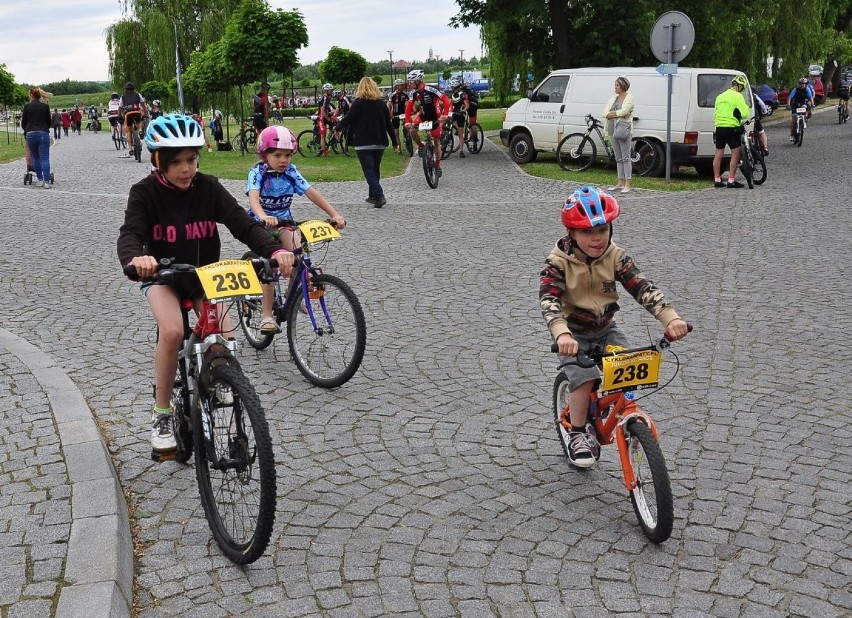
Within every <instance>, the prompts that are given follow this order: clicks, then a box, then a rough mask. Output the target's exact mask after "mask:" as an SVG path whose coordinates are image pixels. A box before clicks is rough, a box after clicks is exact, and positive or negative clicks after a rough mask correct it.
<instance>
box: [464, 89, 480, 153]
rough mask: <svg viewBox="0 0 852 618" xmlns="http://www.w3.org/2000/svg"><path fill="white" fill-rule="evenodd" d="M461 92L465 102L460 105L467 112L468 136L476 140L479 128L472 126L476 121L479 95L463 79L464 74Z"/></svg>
mask: <svg viewBox="0 0 852 618" xmlns="http://www.w3.org/2000/svg"><path fill="white" fill-rule="evenodd" d="M460 79H461V92H462V94H463V95H464V98H465V103H464V105H463V107H462V109H463V110H464V112H465V113H466V114H467V123H468V125H469V126H470V137H471V139H472V140H473V141H474V142H476V141H478V140H479V130H478V129H477V128H476V127H475V126H474V124H475V123H476V113H477V112H478V111H479V96H478V95H477V94H476V91H474V90H473V89H472V88H471V87H470V86H469V85H468V84H467V83H465V81H464V76H462V77H461V78H460Z"/></svg>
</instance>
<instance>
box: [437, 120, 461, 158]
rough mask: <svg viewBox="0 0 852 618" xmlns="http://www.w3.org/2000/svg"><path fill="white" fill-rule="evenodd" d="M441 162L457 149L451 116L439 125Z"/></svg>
mask: <svg viewBox="0 0 852 618" xmlns="http://www.w3.org/2000/svg"><path fill="white" fill-rule="evenodd" d="M440 144H441V161H443V160H444V159H446V158H447V157H449V156H450V155H451V154H453V153H454V152H455V151H456V150H458V148H457V147H456V129H455V127H454V126H453V120H452V116H448V117H447V120H446V121H444V123H443V124H442V125H441V142H440Z"/></svg>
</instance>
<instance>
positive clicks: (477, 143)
mask: <svg viewBox="0 0 852 618" xmlns="http://www.w3.org/2000/svg"><path fill="white" fill-rule="evenodd" d="M474 129H476V130H475V131H474ZM484 135H485V134H484V133H483V132H482V127H481V126H480V125H479V123H478V122H474V123H473V124H471V125H468V126H466V127H465V130H464V143H465V144H466V145H467V149H468V150H469V151H470V152H471V153H472V154H479V152H480V151H481V150H482V142H483V141H484V139H485V138H484Z"/></svg>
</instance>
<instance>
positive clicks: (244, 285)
mask: <svg viewBox="0 0 852 618" xmlns="http://www.w3.org/2000/svg"><path fill="white" fill-rule="evenodd" d="M195 273H196V274H197V275H198V279H199V280H200V281H201V286H202V287H203V288H204V295H205V296H206V297H207V298H208V300H216V299H222V298H230V297H233V296H260V295H261V294H263V290H262V289H261V287H260V280H259V279H258V278H257V273H256V272H255V270H254V266H252V264H251V262H250V261H248V260H222V261H221V262H215V263H213V264H208V265H207V266H199V267H198V268H196V269H195Z"/></svg>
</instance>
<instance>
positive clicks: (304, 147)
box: [296, 115, 349, 157]
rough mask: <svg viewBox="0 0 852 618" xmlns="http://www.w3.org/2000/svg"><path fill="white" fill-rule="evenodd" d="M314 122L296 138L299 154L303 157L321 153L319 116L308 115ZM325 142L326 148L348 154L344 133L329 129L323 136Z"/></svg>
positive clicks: (347, 144) (316, 155)
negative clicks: (311, 126)
mask: <svg viewBox="0 0 852 618" xmlns="http://www.w3.org/2000/svg"><path fill="white" fill-rule="evenodd" d="M310 118H311V120H313V122H314V126H313V128H311V129H305V130H304V131H302V132H301V133H299V136H298V137H297V138H296V143H297V144H298V145H299V154H300V155H302V156H303V157H308V156H313V157H318V156H320V155H321V154H322V137H321V136H320V130H319V116H317V115H314V116H311V117H310ZM325 144H326V147H327V149H328V150H331V151H332V152H334V153H336V154H341V153H342V154H345V155H346V156H347V157H348V156H349V143H348V142H347V141H346V135H345V134H344V133H340V134H336V133H335V132H334V131H332V130H329V131H328V132H327V133H326V136H325Z"/></svg>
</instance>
